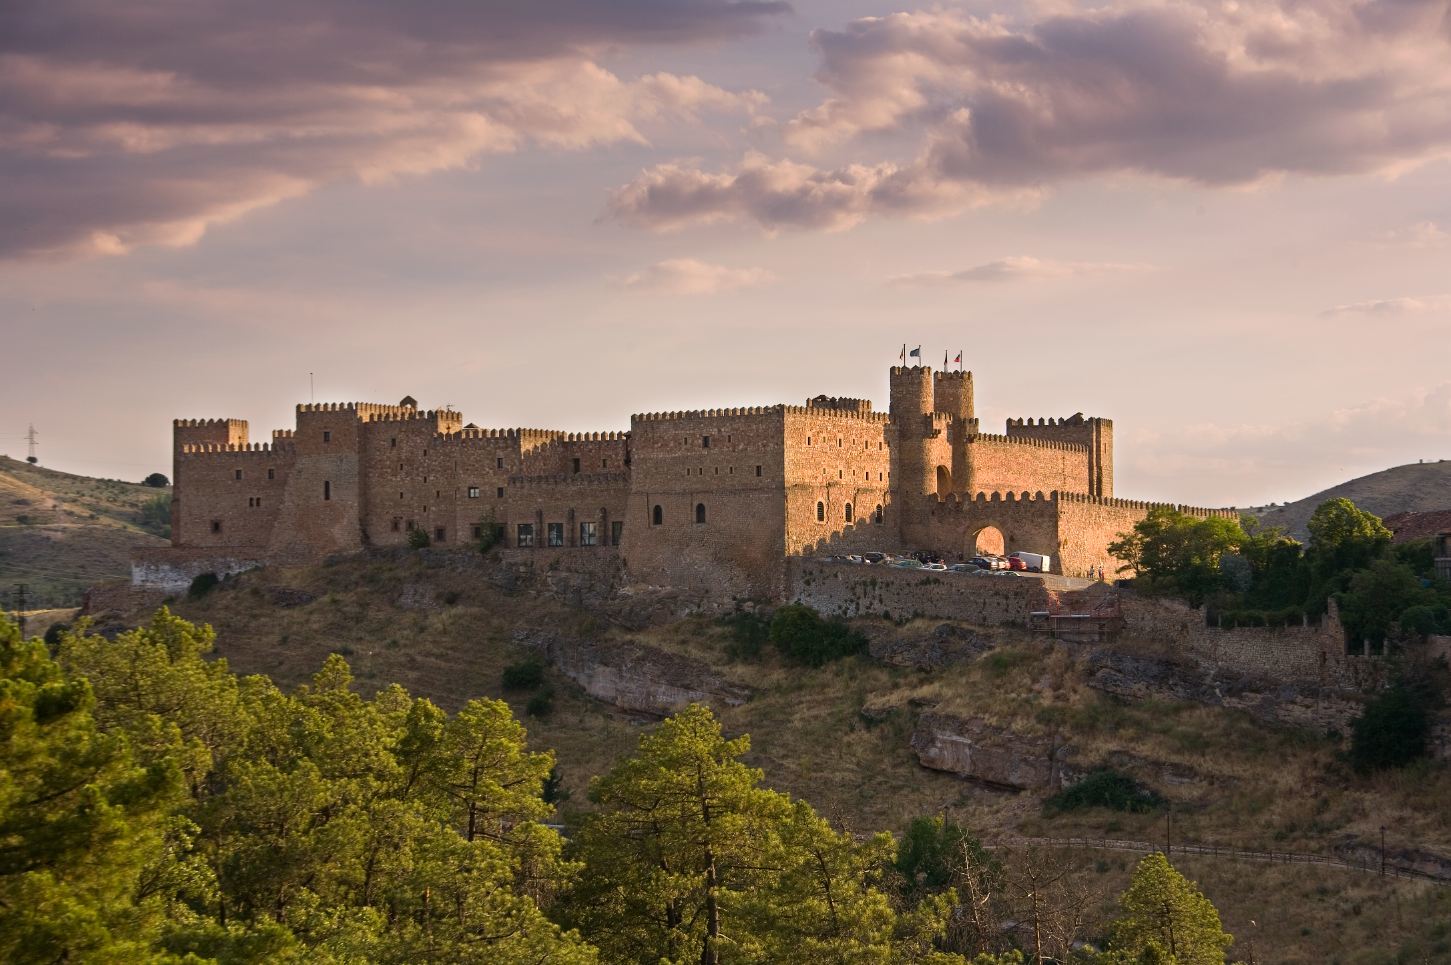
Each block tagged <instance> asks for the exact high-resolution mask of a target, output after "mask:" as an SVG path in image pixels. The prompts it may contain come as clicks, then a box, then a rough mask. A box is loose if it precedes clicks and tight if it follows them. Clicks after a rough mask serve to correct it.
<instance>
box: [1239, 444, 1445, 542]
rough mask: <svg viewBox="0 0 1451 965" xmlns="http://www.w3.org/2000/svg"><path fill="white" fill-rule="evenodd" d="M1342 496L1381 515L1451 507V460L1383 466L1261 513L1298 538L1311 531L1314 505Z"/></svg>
mask: <svg viewBox="0 0 1451 965" xmlns="http://www.w3.org/2000/svg"><path fill="white" fill-rule="evenodd" d="M1339 497H1344V498H1345V499H1348V500H1350V501H1351V502H1353V503H1355V505H1357V506H1359V507H1360V508H1361V509H1364V510H1366V511H1367V512H1371V513H1375V514H1376V515H1377V516H1379V517H1381V518H1382V519H1384V518H1385V517H1387V516H1390V515H1393V514H1395V513H1424V512H1431V511H1433V510H1438V509H1451V460H1447V459H1442V460H1440V461H1439V462H1426V463H1412V464H1411V465H1409V466H1395V467H1393V468H1391V469H1382V470H1381V471H1380V472H1373V473H1371V474H1370V475H1368V476H1361V477H1360V478H1359V479H1352V480H1350V481H1349V482H1343V483H1341V484H1340V485H1338V486H1332V487H1330V488H1329V489H1326V490H1324V491H1322V492H1318V493H1316V494H1315V495H1313V496H1306V497H1305V498H1304V499H1300V500H1296V501H1295V502H1293V503H1286V504H1285V505H1284V506H1277V507H1274V508H1272V509H1267V510H1262V511H1260V512H1259V513H1258V515H1259V517H1260V520H1261V521H1262V522H1264V523H1265V525H1267V526H1279V527H1281V528H1282V529H1284V530H1285V531H1286V532H1287V533H1289V534H1290V535H1291V536H1293V537H1295V538H1296V539H1299V540H1304V539H1307V538H1308V537H1309V535H1310V533H1309V530H1307V529H1306V524H1308V523H1309V521H1310V516H1311V514H1312V513H1314V512H1315V507H1317V506H1319V505H1320V504H1321V503H1323V502H1325V501H1326V500H1327V499H1336V498H1339Z"/></svg>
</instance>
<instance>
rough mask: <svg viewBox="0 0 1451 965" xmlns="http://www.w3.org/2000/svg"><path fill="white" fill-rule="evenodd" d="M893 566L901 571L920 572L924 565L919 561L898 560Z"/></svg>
mask: <svg viewBox="0 0 1451 965" xmlns="http://www.w3.org/2000/svg"><path fill="white" fill-rule="evenodd" d="M892 566H894V567H896V568H897V569H899V570H920V569H921V568H922V564H921V563H920V562H918V561H917V560H913V559H902V560H897V561H895V562H894V563H892Z"/></svg>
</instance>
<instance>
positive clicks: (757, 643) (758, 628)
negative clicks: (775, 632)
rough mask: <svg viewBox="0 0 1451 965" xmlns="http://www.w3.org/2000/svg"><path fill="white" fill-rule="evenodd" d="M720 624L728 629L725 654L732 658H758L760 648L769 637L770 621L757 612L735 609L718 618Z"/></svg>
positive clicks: (759, 657)
mask: <svg viewBox="0 0 1451 965" xmlns="http://www.w3.org/2000/svg"><path fill="white" fill-rule="evenodd" d="M720 623H721V626H723V627H725V628H726V629H728V630H729V631H730V635H731V639H730V642H729V643H727V644H726V656H727V657H729V658H730V659H732V660H759V659H761V650H762V649H763V648H764V647H765V645H766V642H767V641H768V640H770V639H771V621H770V620H767V619H766V618H765V617H763V616H761V615H760V614H759V613H748V612H746V611H745V610H737V611H736V612H735V613H731V614H728V615H726V616H723V617H721V618H720Z"/></svg>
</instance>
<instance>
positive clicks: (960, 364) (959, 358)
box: [952, 349, 962, 368]
mask: <svg viewBox="0 0 1451 965" xmlns="http://www.w3.org/2000/svg"><path fill="white" fill-rule="evenodd" d="M952 361H954V362H956V363H957V365H958V367H959V368H960V367H961V366H962V349H958V350H957V358H955V359H953V360H952Z"/></svg>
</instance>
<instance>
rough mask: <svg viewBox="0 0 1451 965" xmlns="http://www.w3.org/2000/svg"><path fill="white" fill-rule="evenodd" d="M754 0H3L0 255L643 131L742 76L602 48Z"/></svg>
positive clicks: (731, 104) (163, 227)
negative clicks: (352, 1) (639, 64)
mask: <svg viewBox="0 0 1451 965" xmlns="http://www.w3.org/2000/svg"><path fill="white" fill-rule="evenodd" d="M786 9H787V8H786V6H785V5H784V4H781V3H771V2H753V0H683V2H682V0H616V2H611V3H597V2H590V0H530V2H529V3H516V2H512V0H511V2H505V0H474V2H469V3H459V2H456V0H417V2H413V3H410V4H407V5H406V6H404V7H400V6H398V5H396V4H383V3H364V4H356V5H349V6H346V7H340V6H338V5H336V4H334V3H332V2H331V0H250V2H243V0H198V2H195V3H188V4H182V5H180V6H178V5H175V4H155V3H134V4H115V3H109V2H106V0H14V2H11V3H8V4H4V5H0V37H3V38H4V40H3V42H0V181H3V182H4V183H5V185H6V189H5V192H4V197H3V199H0V256H15V255H24V254H45V253H75V252H91V253H103V254H115V253H120V252H125V251H129V250H131V249H133V248H134V247H136V246H138V245H146V244H164V245H182V244H189V243H191V242H194V241H195V240H196V239H197V238H199V237H200V236H201V235H202V233H203V232H205V230H206V229H207V228H208V227H209V226H211V225H214V224H217V223H220V222H225V221H228V220H231V219H233V218H236V217H238V216H240V215H242V214H244V213H246V212H248V211H251V210H253V209H256V208H258V207H261V206H265V205H269V204H274V203H277V202H278V201H282V200H285V199H288V198H294V197H297V196H299V195H303V194H306V193H307V192H309V191H311V190H313V189H315V188H316V187H318V186H319V185H322V184H326V183H329V182H334V181H339V180H344V179H361V180H363V181H365V182H369V183H377V182H383V181H387V180H389V179H392V178H397V177H400V176H405V175H417V174H424V173H428V172H431V171H439V170H444V169H449V168H459V167H465V166H468V165H470V164H473V163H476V162H477V159H478V158H480V157H482V156H485V155H488V154H496V153H502V152H510V151H517V150H520V149H523V148H524V147H526V146H530V145H535V146H540V147H543V148H548V149H555V150H579V149H584V148H588V147H591V146H593V145H598V144H608V143H615V142H621V141H628V142H636V143H643V142H645V141H646V137H647V135H646V130H647V129H648V128H649V127H650V126H652V125H654V126H660V127H663V126H664V125H666V124H671V123H679V122H682V121H692V120H695V119H697V118H699V117H700V116H701V115H702V114H704V113H710V112H733V113H744V114H750V113H752V112H754V111H756V110H758V109H759V108H760V107H761V106H762V105H763V104H764V97H763V96H762V95H761V94H759V93H757V92H751V91H746V92H736V91H728V90H725V89H722V88H720V87H717V86H714V85H712V84H709V83H706V82H705V81H703V80H701V79H700V78H697V77H690V76H678V75H673V74H667V73H654V74H648V75H645V76H642V77H638V78H633V79H627V78H621V77H618V76H616V75H615V74H613V73H612V72H610V71H609V70H606V69H605V68H603V67H601V66H600V65H599V64H597V63H596V62H595V60H594V59H593V58H594V56H595V53H596V52H597V51H599V50H601V49H603V48H605V47H607V46H613V45H641V44H683V43H690V42H698V41H700V42H703V41H711V40H718V39H721V38H726V37H731V36H736V35H740V34H744V33H749V32H751V31H753V30H755V29H757V28H758V27H759V26H760V25H761V24H762V23H763V21H764V20H766V19H767V18H769V17H771V16H773V15H775V14H778V13H781V12H782V11H784V10H786Z"/></svg>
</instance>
